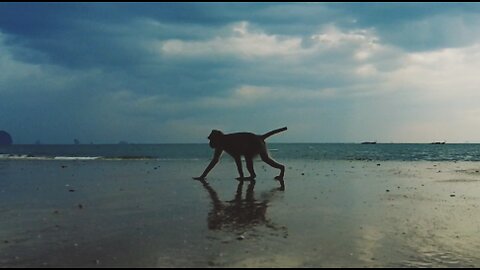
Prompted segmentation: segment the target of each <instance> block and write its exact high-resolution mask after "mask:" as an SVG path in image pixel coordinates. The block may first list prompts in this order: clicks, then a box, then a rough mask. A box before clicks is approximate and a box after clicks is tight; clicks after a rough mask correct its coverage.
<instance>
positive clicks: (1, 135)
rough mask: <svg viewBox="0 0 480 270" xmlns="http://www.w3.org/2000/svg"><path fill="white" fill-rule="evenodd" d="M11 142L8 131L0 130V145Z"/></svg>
mask: <svg viewBox="0 0 480 270" xmlns="http://www.w3.org/2000/svg"><path fill="white" fill-rule="evenodd" d="M11 144H13V140H12V136H10V134H8V132H6V131H3V130H0V145H11Z"/></svg>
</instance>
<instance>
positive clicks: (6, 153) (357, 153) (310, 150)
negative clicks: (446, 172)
mask: <svg viewBox="0 0 480 270" xmlns="http://www.w3.org/2000/svg"><path fill="white" fill-rule="evenodd" d="M268 148H269V152H270V153H271V155H272V156H273V157H275V158H277V159H307V160H378V161H382V160H385V161H386V160H392V161H422V160H423V161H480V144H443V145H437V144H353V143H271V144H268ZM211 156H212V149H210V148H209V146H208V145H207V144H122V145H114V144H109V145H107V144H106V145H95V144H90V145H12V146H0V159H60V160H62V159H64V160H68V159H78V160H89V159H106V160H125V159H157V160H199V159H208V158H210V157H211Z"/></svg>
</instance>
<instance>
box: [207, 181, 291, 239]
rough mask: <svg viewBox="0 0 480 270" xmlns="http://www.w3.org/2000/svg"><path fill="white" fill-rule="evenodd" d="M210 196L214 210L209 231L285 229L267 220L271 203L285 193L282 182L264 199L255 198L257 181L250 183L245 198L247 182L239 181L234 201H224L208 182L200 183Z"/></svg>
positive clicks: (211, 214) (209, 222)
mask: <svg viewBox="0 0 480 270" xmlns="http://www.w3.org/2000/svg"><path fill="white" fill-rule="evenodd" d="M200 182H201V183H202V185H203V187H204V188H205V190H207V192H208V194H209V195H210V199H211V200H212V209H211V211H210V212H209V213H208V219H207V220H208V229H209V230H221V231H227V232H234V233H238V232H245V231H246V230H249V229H253V228H254V227H257V226H265V227H267V228H270V229H273V230H281V229H285V227H280V226H278V225H276V224H274V223H273V222H272V221H271V220H270V219H268V218H267V216H266V213H267V208H268V206H269V202H270V201H271V200H272V199H273V197H274V196H275V194H276V193H277V192H279V191H284V190H285V186H284V183H283V181H281V187H280V188H275V189H273V190H271V191H270V192H267V193H264V194H262V196H261V197H262V198H261V199H260V200H257V199H256V198H255V192H254V188H255V180H251V181H248V182H249V184H248V186H247V189H246V194H245V197H243V186H244V182H245V181H239V183H238V186H237V190H236V193H235V196H234V199H233V200H230V201H222V200H221V199H220V198H219V196H218V194H217V192H216V191H215V190H214V189H213V188H212V186H211V185H210V184H209V183H208V182H206V181H204V180H203V181H200Z"/></svg>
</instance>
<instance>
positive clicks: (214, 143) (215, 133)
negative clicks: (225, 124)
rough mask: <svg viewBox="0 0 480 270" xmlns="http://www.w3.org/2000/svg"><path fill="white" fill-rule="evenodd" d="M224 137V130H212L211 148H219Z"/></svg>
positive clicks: (209, 136)
mask: <svg viewBox="0 0 480 270" xmlns="http://www.w3.org/2000/svg"><path fill="white" fill-rule="evenodd" d="M222 138H223V132H221V131H220V130H216V129H214V130H212V132H210V135H208V139H209V140H210V147H211V148H218V147H220V146H221V141H222Z"/></svg>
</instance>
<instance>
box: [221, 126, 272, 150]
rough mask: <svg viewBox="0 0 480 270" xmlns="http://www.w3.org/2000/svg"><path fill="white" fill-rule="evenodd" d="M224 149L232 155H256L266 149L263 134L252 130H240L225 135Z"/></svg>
mask: <svg viewBox="0 0 480 270" xmlns="http://www.w3.org/2000/svg"><path fill="white" fill-rule="evenodd" d="M223 139H224V141H223V146H224V150H225V151H226V152H227V153H229V154H230V155H232V156H255V155H258V154H259V153H260V152H262V151H264V149H265V142H264V141H263V139H262V137H261V136H258V135H256V134H253V133H250V132H239V133H231V134H225V135H224V138H223Z"/></svg>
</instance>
